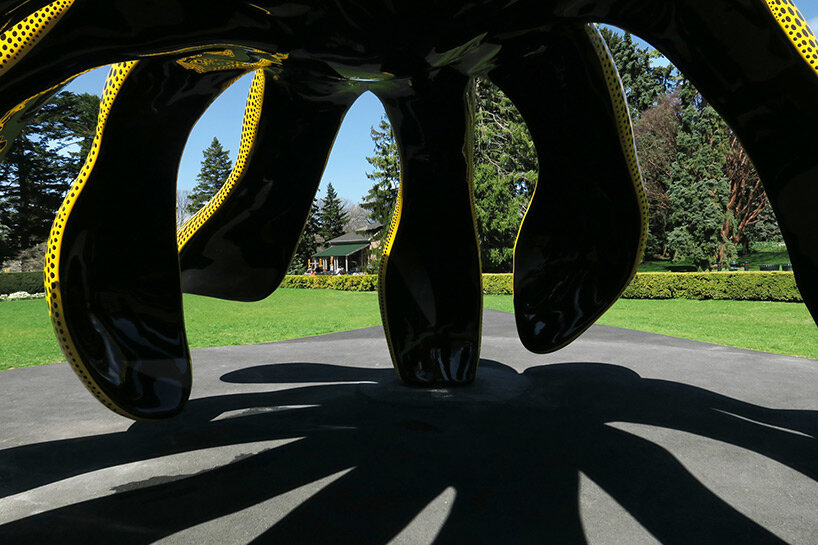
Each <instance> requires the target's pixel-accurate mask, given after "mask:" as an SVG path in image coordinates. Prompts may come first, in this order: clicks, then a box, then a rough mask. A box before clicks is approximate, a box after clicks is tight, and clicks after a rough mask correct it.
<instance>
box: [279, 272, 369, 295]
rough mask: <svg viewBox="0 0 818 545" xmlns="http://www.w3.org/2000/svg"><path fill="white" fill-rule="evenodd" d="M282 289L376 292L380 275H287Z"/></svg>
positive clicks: (282, 283)
mask: <svg viewBox="0 0 818 545" xmlns="http://www.w3.org/2000/svg"><path fill="white" fill-rule="evenodd" d="M280 287H282V288H303V289H329V290H342V291H375V290H377V289H378V275H376V274H360V275H357V276H352V275H340V276H330V275H320V274H317V275H315V276H310V275H305V274H299V275H287V276H285V277H284V280H283V281H282V282H281V286H280Z"/></svg>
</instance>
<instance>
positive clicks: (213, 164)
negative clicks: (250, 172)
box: [187, 137, 233, 214]
mask: <svg viewBox="0 0 818 545" xmlns="http://www.w3.org/2000/svg"><path fill="white" fill-rule="evenodd" d="M202 155H203V156H204V157H203V158H202V168H201V170H199V174H197V175H196V181H197V182H198V183H197V184H196V185H195V186H194V187H193V191H191V192H190V195H189V197H188V198H189V203H188V205H187V211H188V212H189V213H191V214H194V213H196V212H197V211H198V210H199V209H200V208H202V207H203V206H204V205H205V204H207V202H208V201H209V200H210V199H211V198H212V197H213V195H215V194H216V193H218V191H219V189H221V187H222V185H224V181H225V180H226V179H227V177H228V176H229V175H230V171H231V170H233V163H232V162H231V161H230V152H229V151H227V150H225V149H224V148H222V144H221V142H219V139H218V138H216V137H213V141H212V142H211V143H210V145H209V146H208V147H207V148H206V149H205V150H204V151H203V152H202Z"/></svg>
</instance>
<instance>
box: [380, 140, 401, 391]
mask: <svg viewBox="0 0 818 545" xmlns="http://www.w3.org/2000/svg"><path fill="white" fill-rule="evenodd" d="M399 153H400V150H399ZM399 164H403V158H402V157H401V159H400V161H399ZM401 212H403V174H402V173H401V175H400V181H399V182H398V197H397V200H396V201H395V210H394V211H393V212H392V221H390V222H389V230H388V231H387V232H386V242H385V243H384V246H383V254H381V265H380V268H379V269H378V305H379V306H380V309H381V323H382V324H383V332H384V334H385V335H386V344H387V346H388V347H389V355H390V356H391V357H392V362H396V361H398V354H397V352H395V348H394V346H392V336H391V335H390V334H389V320H388V319H387V311H386V266H387V264H388V263H389V254H390V253H392V246H393V245H394V244H395V237H396V236H397V233H398V225H400V215H401ZM393 367H394V368H395V372H396V373H397V374H398V379H400V380H401V381H403V377H402V376H401V374H400V369H399V368H398V366H397V365H393Z"/></svg>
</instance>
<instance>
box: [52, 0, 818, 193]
mask: <svg viewBox="0 0 818 545" xmlns="http://www.w3.org/2000/svg"><path fill="white" fill-rule="evenodd" d="M796 4H797V5H798V7H799V8H800V9H801V12H802V13H803V15H804V17H805V18H807V20H808V21H809V22H810V25H811V26H812V28H813V29H815V30H816V34H818V0H796ZM107 73H108V69H107V68H99V69H97V70H94V71H93V72H89V73H87V74H84V75H82V76H80V77H78V78H77V79H75V80H74V81H73V82H71V84H69V85H68V87H67V89H68V90H69V91H72V92H75V93H94V94H100V93H101V91H102V87H103V85H104V83H105V76H106V74H107ZM251 79H252V75H248V76H245V77H244V78H242V79H240V80H239V81H238V82H236V83H235V84H233V86H232V87H230V88H229V89H228V90H227V91H225V92H224V93H223V94H222V95H221V96H220V97H219V98H218V99H217V100H216V101H215V102H214V103H213V105H212V106H211V107H210V108H209V109H208V111H207V112H205V114H204V115H203V116H202V118H201V119H200V120H199V122H198V123H197V124H196V126H195V127H194V129H193V132H192V133H191V135H190V138H189V139H188V142H187V146H186V147H185V153H184V155H183V156H182V161H181V164H180V166H179V182H178V187H179V188H180V189H191V188H192V187H193V186H194V185H195V178H196V174H197V173H198V172H199V166H200V162H201V160H202V150H203V149H204V148H206V147H207V146H208V145H209V144H210V141H211V140H212V139H213V137H214V136H215V137H217V138H218V139H219V140H220V141H221V143H222V145H223V146H224V147H225V149H227V150H229V151H230V158H231V159H233V160H235V158H236V152H237V151H238V147H239V138H240V136H241V120H242V116H243V114H244V103H245V100H246V97H247V91H248V89H249V87H250V81H251ZM382 115H383V108H382V107H381V104H380V102H379V101H378V99H377V98H375V96H374V95H372V94H371V93H366V94H364V95H363V96H361V97H360V98H359V99H358V101H357V102H356V103H355V104H354V105H353V107H352V109H351V110H350V111H349V113H348V114H347V116H346V118H345V119H344V123H343V125H342V126H341V130H340V131H339V133H338V136H337V138H336V139H335V146H334V147H333V149H332V153H331V154H330V158H329V161H328V163H327V168H326V170H325V171H324V177H323V179H322V180H321V190H320V192H319V196H323V195H324V193H325V191H326V186H327V183H328V182H331V183H332V185H333V187H334V188H335V189H336V191H338V194H339V195H340V196H341V197H342V198H344V199H348V200H350V201H353V202H356V203H357V202H360V201H361V199H362V198H363V196H364V195H365V194H366V192H367V191H368V190H369V187H370V186H371V182H370V181H369V179H368V178H367V177H366V173H367V172H369V171H370V170H371V168H370V166H369V163H367V162H366V156H368V155H372V153H373V145H372V139H371V138H370V134H369V129H370V127H372V126H373V125H377V124H378V122H379V120H380V118H381V116H382Z"/></svg>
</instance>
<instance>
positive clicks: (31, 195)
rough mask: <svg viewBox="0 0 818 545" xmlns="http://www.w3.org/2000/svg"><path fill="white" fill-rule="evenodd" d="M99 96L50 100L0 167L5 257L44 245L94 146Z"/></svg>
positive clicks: (0, 234)
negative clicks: (85, 159)
mask: <svg viewBox="0 0 818 545" xmlns="http://www.w3.org/2000/svg"><path fill="white" fill-rule="evenodd" d="M98 111H99V97H97V96H94V95H89V94H82V95H77V94H74V93H70V92H62V93H59V94H58V95H56V96H54V97H52V98H51V99H49V100H48V101H47V102H46V103H45V104H44V105H43V106H42V107H41V108H40V109H39V110H38V111H37V112H36V113H34V114H33V117H32V119H31V122H30V123H29V124H28V126H26V127H25V128H24V129H23V130H22V131H21V133H20V134H19V135H18V136H17V138H16V139H15V140H14V141H13V143H12V144H11V149H10V150H9V152H8V155H7V156H6V158H5V161H4V162H3V163H2V164H0V253H2V254H3V255H0V257H8V256H10V255H14V254H17V253H18V252H20V251H21V250H25V249H27V248H30V247H32V246H34V245H36V244H38V243H41V242H44V241H45V240H46V239H47V238H48V235H49V232H50V229H51V223H52V222H53V220H54V216H55V215H56V212H57V209H58V208H59V207H60V204H61V203H62V199H63V196H64V195H65V193H66V191H67V190H68V188H69V187H70V185H71V183H72V182H73V181H74V179H75V178H76V177H77V174H79V171H80V168H81V167H82V162H83V160H84V158H85V155H86V154H87V152H88V150H89V149H90V148H91V143H92V142H93V138H94V133H95V127H96V119H97V113H98Z"/></svg>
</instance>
